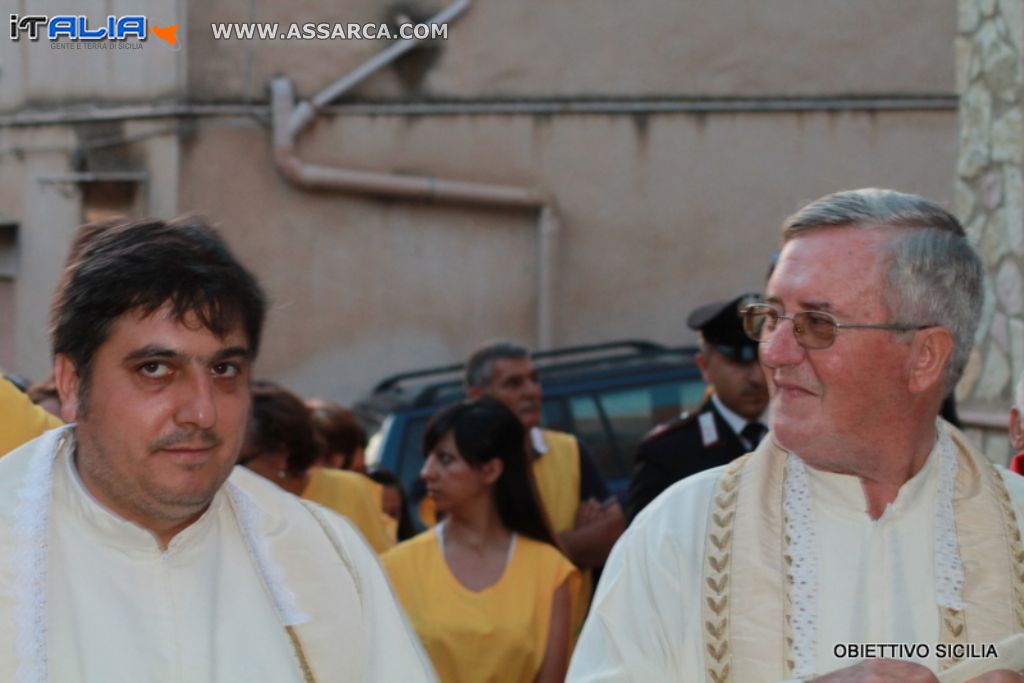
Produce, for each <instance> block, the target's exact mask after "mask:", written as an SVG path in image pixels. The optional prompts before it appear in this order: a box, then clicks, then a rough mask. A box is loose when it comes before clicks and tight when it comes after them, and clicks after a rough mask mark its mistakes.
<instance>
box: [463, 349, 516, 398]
mask: <svg viewBox="0 0 1024 683" xmlns="http://www.w3.org/2000/svg"><path fill="white" fill-rule="evenodd" d="M529 357H530V352H529V350H527V348H526V347H525V346H523V345H522V344H517V343H516V342H514V341H508V340H499V341H492V342H487V343H486V344H484V345H483V346H481V347H480V348H478V349H477V350H476V351H474V352H473V353H472V355H471V356H470V357H469V360H468V361H466V373H465V375H464V377H463V379H464V381H465V382H466V388H467V389H486V388H487V386H488V385H489V384H490V383H491V380H492V379H494V363H495V361H499V360H502V359H505V358H513V359H516V360H519V359H522V358H529Z"/></svg>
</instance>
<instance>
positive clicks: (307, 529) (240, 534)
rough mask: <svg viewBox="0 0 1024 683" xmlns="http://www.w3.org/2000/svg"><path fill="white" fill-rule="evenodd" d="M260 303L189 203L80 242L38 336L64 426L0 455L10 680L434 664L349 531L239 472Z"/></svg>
mask: <svg viewBox="0 0 1024 683" xmlns="http://www.w3.org/2000/svg"><path fill="white" fill-rule="evenodd" d="M265 310H266V302H265V296H264V294H263V291H262V289H261V288H260V286H259V284H258V283H257V282H256V280H255V278H254V277H253V276H252V275H251V274H250V273H249V272H248V271H247V270H246V269H245V268H244V267H243V266H242V265H241V264H240V263H239V262H238V261H237V260H236V259H235V257H234V256H233V255H232V254H231V252H230V251H229V250H228V248H227V246H226V245H225V243H224V242H223V240H222V239H221V237H220V236H219V235H218V234H217V233H216V232H215V231H214V230H213V229H212V228H210V227H208V226H206V225H205V224H203V223H201V222H199V221H198V220H196V219H185V220H180V221H176V222H171V223H165V222H161V221H145V222H130V223H128V222H126V223H121V224H115V225H107V226H104V228H103V229H102V230H98V231H95V232H93V233H92V234H91V235H90V237H89V239H88V240H85V241H84V242H81V243H78V244H77V245H76V253H75V254H74V257H73V258H72V259H70V260H69V263H68V266H67V268H66V270H65V272H64V275H63V277H62V280H61V283H60V285H59V287H58V289H57V292H56V295H55V297H54V304H53V310H52V330H51V334H52V340H53V348H54V354H55V358H54V372H55V382H56V386H57V390H58V392H59V394H60V398H61V410H62V414H63V417H64V418H65V419H66V420H68V421H69V422H74V423H75V424H72V425H70V426H68V427H65V428H62V429H58V430H53V431H51V432H48V433H47V434H45V435H43V436H42V437H40V438H38V439H36V440H34V441H32V442H30V443H28V444H26V445H24V446H23V447H21V448H19V449H17V450H15V451H14V452H12V453H11V454H9V455H8V456H6V457H4V458H3V459H2V460H0V549H2V553H3V555H4V557H8V558H14V560H13V563H12V565H11V569H10V571H6V572H4V573H0V614H3V615H4V616H5V618H4V619H0V623H4V624H6V627H5V628H6V629H7V630H6V631H5V637H4V638H3V639H2V645H0V677H2V678H3V679H4V680H14V677H15V673H17V676H18V680H27V681H45V680H56V681H72V682H74V681H120V680H124V681H155V680H187V681H241V680H273V681H312V680H327V679H328V678H335V677H338V676H345V677H351V678H353V679H354V680H372V681H381V682H384V681H395V680H433V674H432V672H431V671H430V666H429V663H427V661H426V659H425V657H424V655H423V653H422V651H421V649H420V647H419V645H418V644H417V643H416V641H415V637H414V636H413V635H412V633H411V632H410V629H409V628H408V626H407V624H406V622H405V620H404V618H403V616H402V614H401V611H400V610H399V608H398V607H397V605H396V604H395V602H394V599H393V598H392V596H391V592H390V590H389V588H388V586H387V582H386V581H385V579H384V577H383V575H382V573H381V571H380V569H379V567H378V565H377V564H376V561H375V559H374V557H373V555H372V552H371V551H370V550H369V549H368V548H366V546H365V545H364V543H363V542H362V540H361V539H360V538H359V536H358V534H356V533H355V532H354V531H353V530H352V528H351V527H350V526H349V525H348V524H347V523H346V522H345V521H344V520H343V519H342V518H341V517H338V516H336V515H334V514H333V513H330V512H328V511H326V510H324V509H322V508H320V507H318V506H315V505H309V504H304V503H302V502H300V501H299V500H298V499H296V498H294V497H292V496H289V495H287V494H285V493H283V492H282V491H280V489H278V488H277V487H274V486H271V485H269V484H267V483H266V482H265V481H263V480H262V479H261V478H259V477H257V476H256V475H254V474H252V473H249V472H248V471H247V470H245V469H244V468H234V465H235V462H236V460H237V458H238V455H239V449H240V448H241V446H242V443H243V439H244V438H245V428H246V420H247V417H248V414H249V406H250V389H249V383H250V375H251V367H252V363H253V361H254V359H255V357H256V354H257V351H258V349H259V344H260V335H261V332H262V327H263V320H264V315H265Z"/></svg>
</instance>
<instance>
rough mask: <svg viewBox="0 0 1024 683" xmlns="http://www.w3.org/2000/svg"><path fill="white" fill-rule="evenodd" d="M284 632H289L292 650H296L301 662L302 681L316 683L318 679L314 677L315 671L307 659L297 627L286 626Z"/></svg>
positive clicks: (296, 655)
mask: <svg viewBox="0 0 1024 683" xmlns="http://www.w3.org/2000/svg"><path fill="white" fill-rule="evenodd" d="M284 630H285V631H287V632H288V638H290V639H291V641H292V648H294V649H295V657H296V658H297V659H298V660H299V668H300V669H302V680H303V681H305V682H306V683H316V677H315V676H314V675H313V669H311V668H310V666H309V660H307V659H306V652H305V650H303V649H302V641H301V640H299V634H298V633H296V632H295V627H294V626H285V627H284Z"/></svg>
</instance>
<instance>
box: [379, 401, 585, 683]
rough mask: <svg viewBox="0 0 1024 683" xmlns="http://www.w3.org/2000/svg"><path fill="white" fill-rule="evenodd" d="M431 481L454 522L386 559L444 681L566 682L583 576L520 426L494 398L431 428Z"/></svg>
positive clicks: (461, 406)
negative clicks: (567, 553)
mask: <svg viewBox="0 0 1024 683" xmlns="http://www.w3.org/2000/svg"><path fill="white" fill-rule="evenodd" d="M423 441H424V451H425V452H426V463H425V464H424V465H423V471H422V472H421V475H422V476H423V479H424V480H425V481H426V484H427V492H428V495H430V497H431V498H432V499H433V500H434V503H435V504H436V506H437V510H438V512H439V513H442V514H443V515H444V520H443V521H442V522H441V523H440V524H438V525H437V526H436V527H434V528H433V529H431V530H429V531H426V532H424V533H422V534H420V535H419V536H416V537H415V538H413V539H411V540H409V541H406V542H405V543H401V544H399V545H398V546H396V547H395V548H393V549H391V550H390V551H388V552H387V553H385V554H384V556H383V557H382V561H383V562H384V566H385V568H386V569H387V570H388V573H389V574H390V575H391V579H392V582H393V584H394V586H395V589H396V591H397V593H398V596H399V599H400V600H401V602H402V605H403V606H404V607H405V610H406V612H407V613H408V614H409V617H410V619H411V621H412V624H413V627H414V628H415V629H416V632H417V633H418V634H419V636H420V640H421V641H422V642H423V645H424V646H425V647H426V649H427V652H428V654H429V655H430V658H431V660H432V661H433V663H434V667H435V668H436V669H437V672H438V674H439V675H440V677H441V680H442V681H445V683H459V682H463V681H467V682H468V681H473V682H474V683H484V682H488V681H494V682H497V681H501V682H502V683H505V682H509V683H517V682H521V683H555V682H560V681H562V680H563V679H564V677H565V673H566V669H567V667H568V662H569V649H570V642H571V633H570V631H571V626H570V621H571V614H572V607H573V603H574V601H575V599H576V597H577V594H578V592H579V583H580V575H579V572H578V571H577V570H576V568H575V567H573V565H572V564H571V563H570V562H569V561H568V560H567V559H566V558H565V557H564V556H563V555H562V553H561V552H560V550H559V549H558V546H557V542H556V541H555V537H554V535H553V534H552V532H551V529H550V527H549V526H548V522H547V519H546V518H545V516H544V513H543V512H542V510H541V507H540V504H539V503H538V501H537V496H536V492H535V487H534V484H533V479H532V475H531V473H530V468H529V464H528V462H527V458H526V454H525V453H524V452H523V443H524V441H525V439H524V435H523V427H522V425H521V424H520V422H519V418H517V417H516V416H515V414H514V413H512V412H511V411H510V410H509V409H508V408H506V407H505V406H504V405H502V404H501V403H499V402H498V401H495V400H493V399H489V398H483V399H478V400H476V401H469V402H463V403H458V404H455V405H452V406H448V407H447V408H444V409H442V410H441V411H440V412H439V413H437V414H436V415H435V416H434V417H433V418H432V419H431V421H430V423H429V424H428V425H427V430H426V434H425V436H424V440H423Z"/></svg>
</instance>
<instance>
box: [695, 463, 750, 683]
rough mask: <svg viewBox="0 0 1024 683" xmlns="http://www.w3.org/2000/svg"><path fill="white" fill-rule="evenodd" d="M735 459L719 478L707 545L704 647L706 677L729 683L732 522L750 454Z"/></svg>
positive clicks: (721, 682) (713, 681)
mask: <svg viewBox="0 0 1024 683" xmlns="http://www.w3.org/2000/svg"><path fill="white" fill-rule="evenodd" d="M749 457H750V456H749V455H745V456H743V457H742V458H739V459H737V460H734V461H733V462H732V463H730V464H729V465H728V466H726V468H725V471H723V472H722V476H721V477H720V478H719V480H718V486H717V487H716V489H715V495H714V498H713V499H712V500H713V505H712V509H711V518H710V520H709V522H708V537H707V539H706V541H705V546H704V586H703V592H704V610H703V611H704V647H705V649H706V650H707V655H706V657H705V660H704V661H705V662H706V664H707V680H708V681H709V682H710V683H728V681H730V680H731V678H730V675H731V673H730V669H731V666H730V665H731V661H732V654H731V652H730V651H729V569H730V567H731V565H732V540H733V522H734V521H735V520H736V501H737V499H738V498H739V491H737V490H736V487H737V485H738V484H739V473H740V470H741V469H742V467H743V464H744V463H745V462H746V461H747V459H748V458H749Z"/></svg>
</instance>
